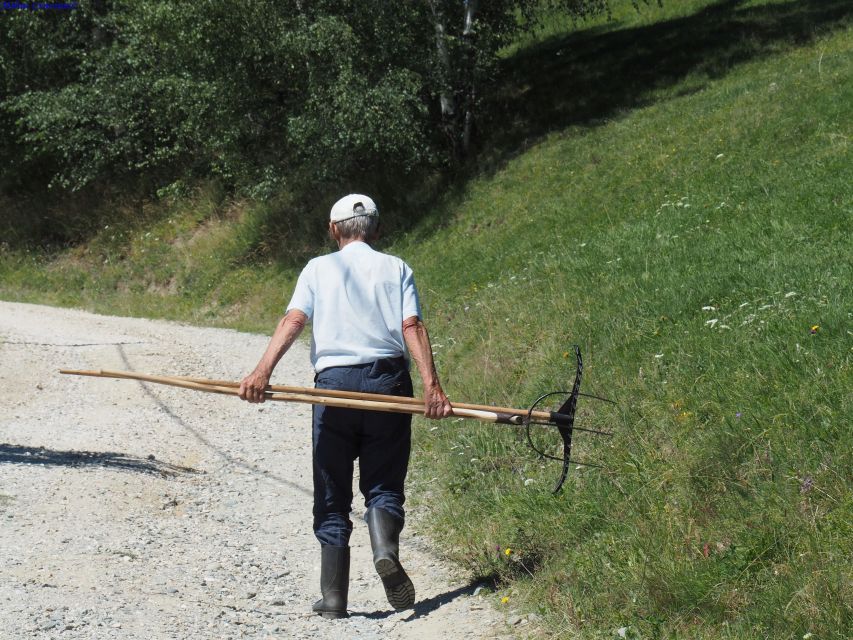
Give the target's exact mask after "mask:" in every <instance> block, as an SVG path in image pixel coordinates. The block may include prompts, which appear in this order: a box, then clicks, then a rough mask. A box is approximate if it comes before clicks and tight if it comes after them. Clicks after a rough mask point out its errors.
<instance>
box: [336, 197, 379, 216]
mask: <svg viewBox="0 0 853 640" xmlns="http://www.w3.org/2000/svg"><path fill="white" fill-rule="evenodd" d="M378 215H379V207H377V206H376V203H375V202H374V201H373V200H372V199H371V198H370V197H368V196H365V195H362V194H360V193H351V194H349V195H348V196H344V197H343V198H341V199H340V200H338V201H337V202H336V203H335V204H334V205H332V212H331V214H330V215H329V221H330V222H341V221H343V220H349V219H350V218H358V217H359V216H378Z"/></svg>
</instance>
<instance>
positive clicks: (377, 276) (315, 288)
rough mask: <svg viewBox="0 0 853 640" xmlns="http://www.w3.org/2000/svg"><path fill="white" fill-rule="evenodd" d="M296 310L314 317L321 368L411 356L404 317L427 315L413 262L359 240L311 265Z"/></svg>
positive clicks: (300, 283) (314, 354)
mask: <svg viewBox="0 0 853 640" xmlns="http://www.w3.org/2000/svg"><path fill="white" fill-rule="evenodd" d="M291 309H299V310H300V311H302V312H303V313H304V314H305V315H306V316H308V318H309V319H310V320H311V323H312V336H311V364H312V365H313V366H314V370H315V371H322V370H323V369H328V368H329V367H339V366H350V365H356V364H365V363H368V362H373V361H375V360H379V359H382V358H395V357H400V356H404V357H406V358H407V359H408V351H407V349H406V343H405V340H404V339H403V320H405V319H406V318H410V317H412V316H417V317H421V308H420V301H419V300H418V292H417V288H416V287H415V277H414V274H413V273H412V269H411V268H410V267H409V265H407V264H406V263H405V262H403V261H402V260H400V258H397V257H394V256H391V255H388V254H386V253H381V252H379V251H374V250H373V249H372V248H370V246H368V245H367V244H365V243H364V242H358V241H356V242H350V243H349V244H347V245H346V246H344V248H343V249H341V250H340V251H336V252H335V253H331V254H329V255H325V256H321V257H319V258H314V259H313V260H311V261H310V262H309V263H308V264H307V265H305V268H304V269H303V270H302V273H301V274H300V275H299V279H298V280H297V282H296V288H295V289H294V291H293V297H292V298H291V300H290V303H289V304H288V305H287V310H288V311H290V310H291Z"/></svg>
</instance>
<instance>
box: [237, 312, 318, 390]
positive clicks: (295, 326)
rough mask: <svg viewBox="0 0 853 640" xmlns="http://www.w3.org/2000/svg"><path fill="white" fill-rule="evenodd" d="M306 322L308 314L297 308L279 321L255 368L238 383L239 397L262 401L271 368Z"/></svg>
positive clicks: (291, 343)
mask: <svg viewBox="0 0 853 640" xmlns="http://www.w3.org/2000/svg"><path fill="white" fill-rule="evenodd" d="M306 322H308V316H306V315H305V314H304V313H303V312H302V311H300V310H299V309H291V310H290V311H289V312H288V313H287V315H285V316H284V317H283V318H282V319H281V320H280V321H279V323H278V326H277V327H276V329H275V333H273V336H272V339H270V343H269V345H268V346H267V350H266V351H265V352H264V355H263V356H262V357H261V360H260V362H258V365H257V366H256V367H255V370H254V371H252V373H250V374H249V375H248V376H246V377H245V378H243V381H242V382H241V383H240V398H242V399H243V400H246V401H248V402H263V401H264V391H265V390H266V388H267V385H268V384H269V383H270V377H271V376H272V372H273V369H275V366H276V365H277V364H278V361H279V360H281V357H282V356H283V355H284V354H285V353H287V350H288V349H290V347H291V345H293V343H294V341H295V340H296V338H297V337H299V334H300V333H302V330H303V329H304V328H305V323H306Z"/></svg>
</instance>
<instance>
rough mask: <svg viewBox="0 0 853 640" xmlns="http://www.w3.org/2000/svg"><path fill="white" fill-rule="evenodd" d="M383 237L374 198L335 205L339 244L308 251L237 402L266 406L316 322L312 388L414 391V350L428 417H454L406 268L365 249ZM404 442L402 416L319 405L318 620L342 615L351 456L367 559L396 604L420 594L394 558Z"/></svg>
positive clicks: (332, 230) (333, 232) (406, 422)
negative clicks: (278, 369) (287, 360)
mask: <svg viewBox="0 0 853 640" xmlns="http://www.w3.org/2000/svg"><path fill="white" fill-rule="evenodd" d="M378 232H379V210H378V208H377V207H376V204H375V203H374V202H373V200H371V199H370V198H369V197H367V196H365V195H360V194H351V195H348V196H346V197H344V198H341V199H340V200H338V201H337V202H336V203H335V204H334V206H333V207H332V210H331V215H330V220H329V235H330V236H331V238H332V239H333V240H334V241H335V242H336V243H337V245H338V249H339V250H338V251H336V252H334V253H331V254H329V255H325V256H321V257H319V258H314V259H313V260H311V261H310V262H309V263H308V264H307V265H306V266H305V268H304V269H303V271H302V273H301V275H300V276H299V280H298V281H297V283H296V288H295V290H294V292H293V297H292V299H291V301H290V304H289V305H288V306H287V312H286V314H285V316H284V317H283V318H282V319H281V321H280V322H279V324H278V327H277V328H276V330H275V333H274V335H273V337H272V340H271V341H270V344H269V346H268V347H267V350H266V352H265V353H264V355H263V357H262V358H261V360H260V362H259V363H258V365H257V367H255V370H254V371H253V372H252V373H251V374H250V375H248V376H247V377H246V378H245V379H244V380H243V381H242V383H241V385H240V397H241V398H242V399H244V400H247V401H249V402H263V401H264V390H265V389H266V387H267V385H268V384H269V380H270V376H271V375H272V372H273V369H274V368H275V366H276V364H277V363H278V361H279V360H280V359H281V357H282V356H283V355H284V353H285V352H286V351H287V350H288V349H289V348H290V346H291V345H292V344H293V342H294V340H296V337H297V336H298V335H299V334H300V332H301V331H302V329H303V328H304V327H305V323H306V322H308V321H309V320H311V322H312V327H313V331H312V339H311V362H312V364H313V365H314V370H315V371H316V373H317V375H316V376H315V378H314V381H315V385H316V387H317V388H321V389H339V390H347V391H362V392H369V393H380V394H387V395H398V396H411V395H412V380H411V378H410V376H409V358H410V357H411V358H413V359H414V361H415V363H416V365H417V368H418V371H419V373H420V376H421V380H422V382H423V394H424V404H425V408H424V415H425V416H426V417H428V418H433V419H439V418H444V417H446V416H448V415H450V414H451V412H452V408H451V405H450V402H449V401H448V399H447V396H446V395H445V394H444V391H443V390H442V388H441V384H440V383H439V380H438V374H437V373H436V370H435V364H434V362H433V358H432V348H431V346H430V342H429V335H428V334H427V330H426V327H425V326H424V324H423V321H422V319H421V317H422V316H421V309H420V303H419V301H418V292H417V289H416V288H415V281H414V277H413V275H412V270H411V269H410V268H409V266H408V265H407V264H406V263H405V262H403V261H402V260H400V259H399V258H396V257H394V256H390V255H387V254H384V253H380V252H378V251H375V250H373V249H372V248H371V247H370V243H371V242H373V241H375V239H376V238H377V237H378ZM410 445H411V416H409V415H405V414H396V413H379V412H375V411H364V410H357V409H342V408H334V407H323V406H319V405H315V407H314V417H313V462H314V534H315V535H316V537H317V539H318V540H319V541H320V545H321V569H320V591H321V593H322V596H323V597H322V598H321V599H320V600H319V601H318V602H316V603H315V604H314V607H313V609H314V611H316V612H317V613H318V614H320V615H322V616H323V617H325V618H343V617H346V616H347V615H348V614H347V592H348V586H349V564H350V553H349V538H350V534H351V532H352V522H351V521H350V519H349V513H350V511H351V508H352V498H353V494H352V479H353V462H354V461H355V459H356V458H358V460H359V471H360V481H359V489H360V490H361V493H362V494H363V495H364V502H365V507H366V508H367V512H366V513H365V520H366V521H367V526H368V529H369V532H370V544H371V547H372V548H373V563H374V566H375V568H376V571H377V572H378V573H379V576H380V578H381V579H382V583H383V585H384V587H385V593H386V596H387V597H388V602H389V603H390V604H391V606H393V607H394V608H395V609H398V610H399V609H406V608H409V607H411V606H412V605H414V602H415V589H414V586H413V585H412V581H411V580H410V579H409V577H408V576H407V575H406V572H405V570H404V569H403V566H402V565H401V564H400V560H399V537H400V531H401V530H402V528H403V523H404V519H405V512H404V510H403V503H404V501H405V491H404V487H403V485H404V482H405V479H406V472H407V469H408V464H409V451H410Z"/></svg>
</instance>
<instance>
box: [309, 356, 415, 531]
mask: <svg viewBox="0 0 853 640" xmlns="http://www.w3.org/2000/svg"><path fill="white" fill-rule="evenodd" d="M315 387H317V388H318V389H338V390H344V391H361V392H367V393H381V394H386V395H396V396H408V397H411V396H412V379H411V377H410V376H409V370H408V365H407V363H406V361H405V360H404V359H403V358H391V359H385V360H378V361H377V362H374V363H371V364H365V365H356V366H351V367H331V368H329V369H325V370H323V371H321V372H320V373H319V374H317V377H316V379H315ZM411 425H412V416H410V415H407V414H399V413H382V412H378V411H364V410H362V409H342V408H339V407H324V406H322V405H314V428H313V439H312V440H313V454H314V455H313V458H314V535H316V536H317V539H318V540H319V541H320V544H328V545H333V546H337V547H345V546H347V545H348V544H349V538H350V533H351V532H352V521H351V520H350V518H349V514H350V511H351V510H352V498H353V493H352V479H353V469H354V467H353V463H354V461H355V460H356V458H358V464H359V474H360V480H359V489H360V490H361V493H362V495H363V496H364V506H365V507H366V508H368V509H370V508H373V507H377V508H381V509H384V510H386V511H388V512H389V513H391V514H392V515H393V516H395V517H397V518H399V519H400V520H401V521H403V520H405V512H404V510H403V503H404V502H405V500H406V496H405V491H404V488H403V485H404V484H405V481H406V472H407V471H408V468H409V452H410V450H411V441H412V428H411Z"/></svg>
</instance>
